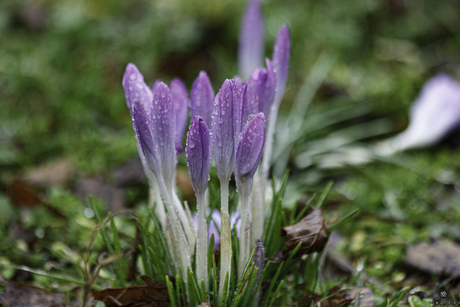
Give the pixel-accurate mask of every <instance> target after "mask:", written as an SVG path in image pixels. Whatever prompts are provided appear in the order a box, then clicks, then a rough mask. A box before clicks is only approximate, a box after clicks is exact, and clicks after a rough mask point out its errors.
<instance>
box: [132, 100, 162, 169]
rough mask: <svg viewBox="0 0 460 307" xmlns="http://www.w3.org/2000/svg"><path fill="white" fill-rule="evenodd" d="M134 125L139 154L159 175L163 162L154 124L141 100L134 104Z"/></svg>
mask: <svg viewBox="0 0 460 307" xmlns="http://www.w3.org/2000/svg"><path fill="white" fill-rule="evenodd" d="M132 112H133V127H134V131H135V133H136V139H137V146H138V147H139V155H140V154H142V155H143V157H142V156H141V159H145V161H146V162H147V165H148V167H149V168H150V170H151V171H152V172H153V173H154V174H155V176H158V174H159V172H160V169H161V163H160V160H159V157H158V148H157V145H156V143H155V141H154V135H153V132H152V126H151V123H150V120H149V117H148V115H147V112H145V110H144V107H143V106H142V104H141V103H140V102H139V101H135V102H134V104H133V111H132Z"/></svg>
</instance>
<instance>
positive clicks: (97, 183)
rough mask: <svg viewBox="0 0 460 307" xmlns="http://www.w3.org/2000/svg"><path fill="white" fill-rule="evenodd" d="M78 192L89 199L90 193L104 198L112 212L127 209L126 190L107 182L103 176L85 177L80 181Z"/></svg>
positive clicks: (77, 187)
mask: <svg viewBox="0 0 460 307" xmlns="http://www.w3.org/2000/svg"><path fill="white" fill-rule="evenodd" d="M75 189H76V193H77V194H78V195H80V197H82V198H83V199H88V195H93V196H94V197H96V198H100V199H102V200H103V201H104V202H105V203H106V204H107V208H108V209H109V210H110V211H111V212H117V211H121V210H124V209H125V204H124V197H125V191H124V190H123V189H121V188H115V187H112V186H111V185H109V184H107V183H106V181H105V180H104V178H102V177H85V178H82V179H80V180H79V181H78V183H77V186H76V188H75Z"/></svg>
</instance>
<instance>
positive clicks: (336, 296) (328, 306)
mask: <svg viewBox="0 0 460 307" xmlns="http://www.w3.org/2000/svg"><path fill="white" fill-rule="evenodd" d="M352 301H353V298H351V297H350V295H349V294H348V291H346V290H342V288H341V287H340V286H335V287H333V288H332V289H331V290H329V292H328V293H327V295H326V296H322V295H318V294H314V293H311V292H309V293H306V294H304V297H303V300H302V302H301V304H300V306H302V307H309V306H311V304H312V303H313V304H314V305H316V304H318V303H321V307H347V306H348V305H349V304H350V303H351V302H352Z"/></svg>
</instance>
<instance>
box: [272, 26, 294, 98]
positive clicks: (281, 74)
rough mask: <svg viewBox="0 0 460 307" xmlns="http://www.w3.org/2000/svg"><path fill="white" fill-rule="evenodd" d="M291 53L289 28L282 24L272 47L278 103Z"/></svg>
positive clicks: (282, 93) (283, 87) (282, 91)
mask: <svg viewBox="0 0 460 307" xmlns="http://www.w3.org/2000/svg"><path fill="white" fill-rule="evenodd" d="M290 53H291V38H290V36H289V28H288V27H287V25H285V24H284V25H283V26H282V27H281V29H280V31H279V32H278V36H277V37H276V41H275V46H274V48H273V70H274V72H275V75H276V93H275V103H280V102H281V99H282V98H283V95H284V90H285V88H286V81H287V76H288V71H289V57H290Z"/></svg>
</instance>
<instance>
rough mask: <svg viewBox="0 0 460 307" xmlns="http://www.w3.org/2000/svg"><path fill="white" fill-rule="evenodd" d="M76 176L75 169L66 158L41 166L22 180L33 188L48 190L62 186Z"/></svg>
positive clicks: (32, 170)
mask: <svg viewBox="0 0 460 307" xmlns="http://www.w3.org/2000/svg"><path fill="white" fill-rule="evenodd" d="M74 175H75V167H74V166H73V165H72V163H70V161H69V160H67V159H65V158H59V159H56V160H53V161H50V162H48V163H45V164H41V165H39V166H37V167H35V168H33V169H31V170H29V171H28V172H27V173H25V174H24V176H22V179H23V180H24V181H25V182H27V183H28V184H30V185H32V186H37V187H42V188H47V187H51V186H56V185H58V186H62V185H65V184H66V183H67V182H69V181H70V180H71V179H72V178H73V176H74Z"/></svg>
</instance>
